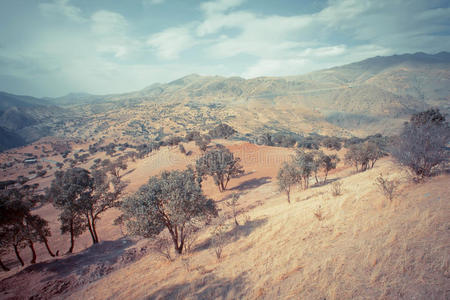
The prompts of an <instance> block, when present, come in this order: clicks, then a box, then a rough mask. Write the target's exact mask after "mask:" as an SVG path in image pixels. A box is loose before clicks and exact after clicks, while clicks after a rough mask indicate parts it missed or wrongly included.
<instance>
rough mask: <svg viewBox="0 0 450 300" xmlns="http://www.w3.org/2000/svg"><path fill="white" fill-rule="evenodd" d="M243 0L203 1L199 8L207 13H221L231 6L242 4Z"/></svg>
mask: <svg viewBox="0 0 450 300" xmlns="http://www.w3.org/2000/svg"><path fill="white" fill-rule="evenodd" d="M244 1H245V0H216V1H208V2H203V3H202V4H201V5H200V8H201V9H202V10H203V11H204V12H205V13H206V14H208V15H214V14H217V13H223V12H225V11H227V10H229V9H231V8H234V7H237V6H240V5H242V3H244Z"/></svg>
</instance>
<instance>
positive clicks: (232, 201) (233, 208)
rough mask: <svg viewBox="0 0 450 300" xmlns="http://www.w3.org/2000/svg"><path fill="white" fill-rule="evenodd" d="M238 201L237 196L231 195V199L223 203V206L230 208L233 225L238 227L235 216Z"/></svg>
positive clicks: (235, 194)
mask: <svg viewBox="0 0 450 300" xmlns="http://www.w3.org/2000/svg"><path fill="white" fill-rule="evenodd" d="M238 201H239V194H237V193H233V195H232V196H231V199H230V200H228V201H226V202H225V205H226V206H228V207H229V208H231V211H232V213H233V218H234V224H235V225H236V226H239V222H238V221H237V216H238V210H237V205H238Z"/></svg>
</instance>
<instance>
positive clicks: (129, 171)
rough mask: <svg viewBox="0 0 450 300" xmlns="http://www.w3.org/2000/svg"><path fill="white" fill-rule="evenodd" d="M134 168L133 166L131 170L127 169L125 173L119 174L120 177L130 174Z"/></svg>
mask: <svg viewBox="0 0 450 300" xmlns="http://www.w3.org/2000/svg"><path fill="white" fill-rule="evenodd" d="M135 170H136V168H133V169H131V170H127V171H126V172H125V173H123V174H121V175H120V177H123V176H126V175H128V174H131V173H133V172H134V171H135Z"/></svg>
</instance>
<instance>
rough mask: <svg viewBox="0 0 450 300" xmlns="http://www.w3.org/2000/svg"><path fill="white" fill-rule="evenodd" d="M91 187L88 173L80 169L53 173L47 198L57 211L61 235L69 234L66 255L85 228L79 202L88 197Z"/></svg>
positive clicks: (70, 251) (91, 183)
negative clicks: (58, 211)
mask: <svg viewBox="0 0 450 300" xmlns="http://www.w3.org/2000/svg"><path fill="white" fill-rule="evenodd" d="M92 186H93V180H92V178H91V176H90V175H89V171H87V170H85V169H82V168H73V169H67V170H66V171H57V172H55V178H54V179H53V181H52V183H51V186H50V190H49V196H50V197H51V198H52V200H53V205H54V206H55V207H56V208H57V209H59V210H60V211H61V212H60V215H59V220H60V222H61V233H62V234H66V233H69V234H70V247H69V250H68V251H67V253H72V252H73V248H74V245H75V238H76V237H78V236H80V235H81V234H82V233H83V232H84V231H85V230H86V228H87V226H86V223H85V222H84V220H83V219H84V218H83V214H82V211H81V210H80V202H82V201H83V200H84V199H83V198H86V197H89V194H90V191H91V189H92ZM91 234H92V233H91Z"/></svg>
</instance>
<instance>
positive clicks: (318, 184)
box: [310, 177, 341, 188]
mask: <svg viewBox="0 0 450 300" xmlns="http://www.w3.org/2000/svg"><path fill="white" fill-rule="evenodd" d="M339 179H341V177H337V178H331V179H328V178H327V181H325V182H323V181H319V183H314V184H313V185H311V186H310V188H317V187H321V186H324V185H328V184H330V183H333V182H335V181H338V180H339Z"/></svg>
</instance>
